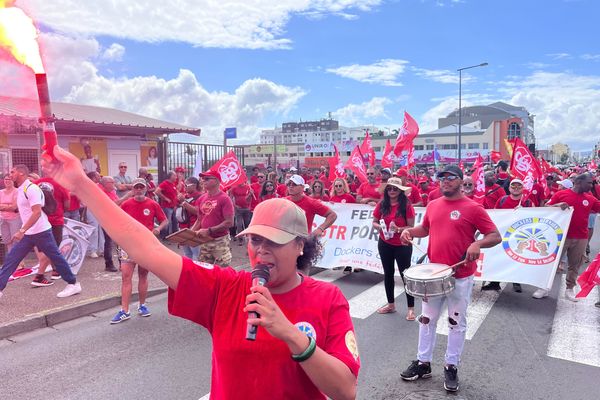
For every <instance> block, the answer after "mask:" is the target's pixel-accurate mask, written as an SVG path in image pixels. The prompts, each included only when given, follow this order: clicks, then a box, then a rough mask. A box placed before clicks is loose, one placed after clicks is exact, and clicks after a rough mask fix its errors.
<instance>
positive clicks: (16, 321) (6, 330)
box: [0, 242, 249, 339]
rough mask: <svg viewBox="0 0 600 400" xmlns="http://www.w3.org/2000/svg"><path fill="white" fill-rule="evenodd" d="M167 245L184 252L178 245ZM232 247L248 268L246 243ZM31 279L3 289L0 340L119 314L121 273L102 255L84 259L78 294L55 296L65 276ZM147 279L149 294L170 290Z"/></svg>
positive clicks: (32, 261) (236, 259)
mask: <svg viewBox="0 0 600 400" xmlns="http://www.w3.org/2000/svg"><path fill="white" fill-rule="evenodd" d="M167 247H169V248H170V249H172V250H174V251H177V252H178V253H182V252H181V250H180V249H178V248H177V246H176V245H167ZM231 250H232V254H233V261H232V266H234V267H235V268H236V269H238V268H239V267H240V266H243V267H246V268H248V267H247V266H248V265H249V264H248V254H247V251H246V246H245V245H244V246H238V244H237V243H235V242H232V244H231ZM114 260H115V265H118V263H117V259H116V256H115V257H114ZM36 262H37V261H36V260H35V258H27V259H26V262H25V263H26V265H28V266H30V265H31V264H35V263H36ZM47 276H48V277H49V275H47ZM133 276H134V278H133V292H134V294H133V296H132V299H131V302H132V304H134V302H137V273H134V275H133ZM32 279H33V275H32V276H27V277H24V278H20V279H16V280H14V281H12V282H9V283H8V286H7V287H6V289H5V290H4V291H3V293H4V296H3V297H2V299H1V300H0V339H4V338H7V337H10V336H14V335H17V334H19V333H23V332H28V331H31V330H34V329H39V328H44V327H47V326H53V325H55V324H58V323H61V322H65V321H69V320H72V319H75V318H79V317H81V316H84V315H89V314H92V313H95V312H99V311H102V310H106V309H108V308H114V309H115V313H116V312H117V311H118V307H119V305H120V303H121V273H120V272H106V271H105V270H104V259H103V258H102V257H100V258H96V259H92V258H86V259H85V261H84V263H83V265H82V267H81V270H80V271H79V274H78V275H77V280H78V282H80V283H81V287H82V292H81V293H80V294H78V295H75V296H71V297H67V298H62V299H61V298H58V297H56V294H57V293H58V292H60V291H61V290H62V289H63V288H64V287H65V285H66V282H64V281H63V280H62V279H60V280H56V281H54V282H55V283H54V285H52V286H48V287H42V288H36V287H33V286H31V280H32ZM148 280H149V288H148V296H152V295H156V294H160V293H164V292H165V291H166V290H167V287H166V285H165V284H164V283H163V282H162V281H160V280H159V279H158V278H157V277H156V276H154V275H153V274H149V279H148ZM107 323H108V321H107Z"/></svg>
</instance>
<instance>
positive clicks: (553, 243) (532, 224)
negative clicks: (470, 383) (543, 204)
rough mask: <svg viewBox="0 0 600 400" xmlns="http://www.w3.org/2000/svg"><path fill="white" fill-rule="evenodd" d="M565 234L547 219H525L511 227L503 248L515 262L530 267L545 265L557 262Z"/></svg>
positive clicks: (505, 234)
mask: <svg viewBox="0 0 600 400" xmlns="http://www.w3.org/2000/svg"><path fill="white" fill-rule="evenodd" d="M563 236H564V232H563V231H562V229H561V228H560V226H558V224H557V223H556V222H554V221H552V220H549V219H546V218H524V219H521V220H519V221H517V222H515V223H514V224H512V225H511V226H510V228H508V229H507V231H506V233H504V237H503V238H502V247H503V248H504V251H505V252H506V254H507V255H508V256H509V257H510V258H512V259H513V260H515V261H517V262H520V263H523V264H529V265H545V264H550V263H552V262H554V260H556V256H557V253H558V249H559V247H560V244H561V242H562V240H563Z"/></svg>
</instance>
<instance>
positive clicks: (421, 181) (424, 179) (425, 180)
mask: <svg viewBox="0 0 600 400" xmlns="http://www.w3.org/2000/svg"><path fill="white" fill-rule="evenodd" d="M427 182H429V179H427V177H425V176H422V177H420V178H419V183H427Z"/></svg>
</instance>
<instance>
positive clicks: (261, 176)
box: [257, 175, 265, 179]
mask: <svg viewBox="0 0 600 400" xmlns="http://www.w3.org/2000/svg"><path fill="white" fill-rule="evenodd" d="M257 178H263V179H264V178H265V177H264V176H263V175H258V176H257Z"/></svg>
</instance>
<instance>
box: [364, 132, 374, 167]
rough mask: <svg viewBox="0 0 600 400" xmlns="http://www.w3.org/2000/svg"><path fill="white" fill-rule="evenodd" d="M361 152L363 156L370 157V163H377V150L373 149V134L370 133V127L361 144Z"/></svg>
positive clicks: (372, 164)
mask: <svg viewBox="0 0 600 400" xmlns="http://www.w3.org/2000/svg"><path fill="white" fill-rule="evenodd" d="M360 152H361V153H362V155H363V157H366V156H368V157H369V165H370V166H371V167H372V166H374V165H375V150H373V146H372V145H371V136H370V135H369V130H368V129H367V134H366V135H365V138H364V139H363V142H362V144H361V145H360Z"/></svg>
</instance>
